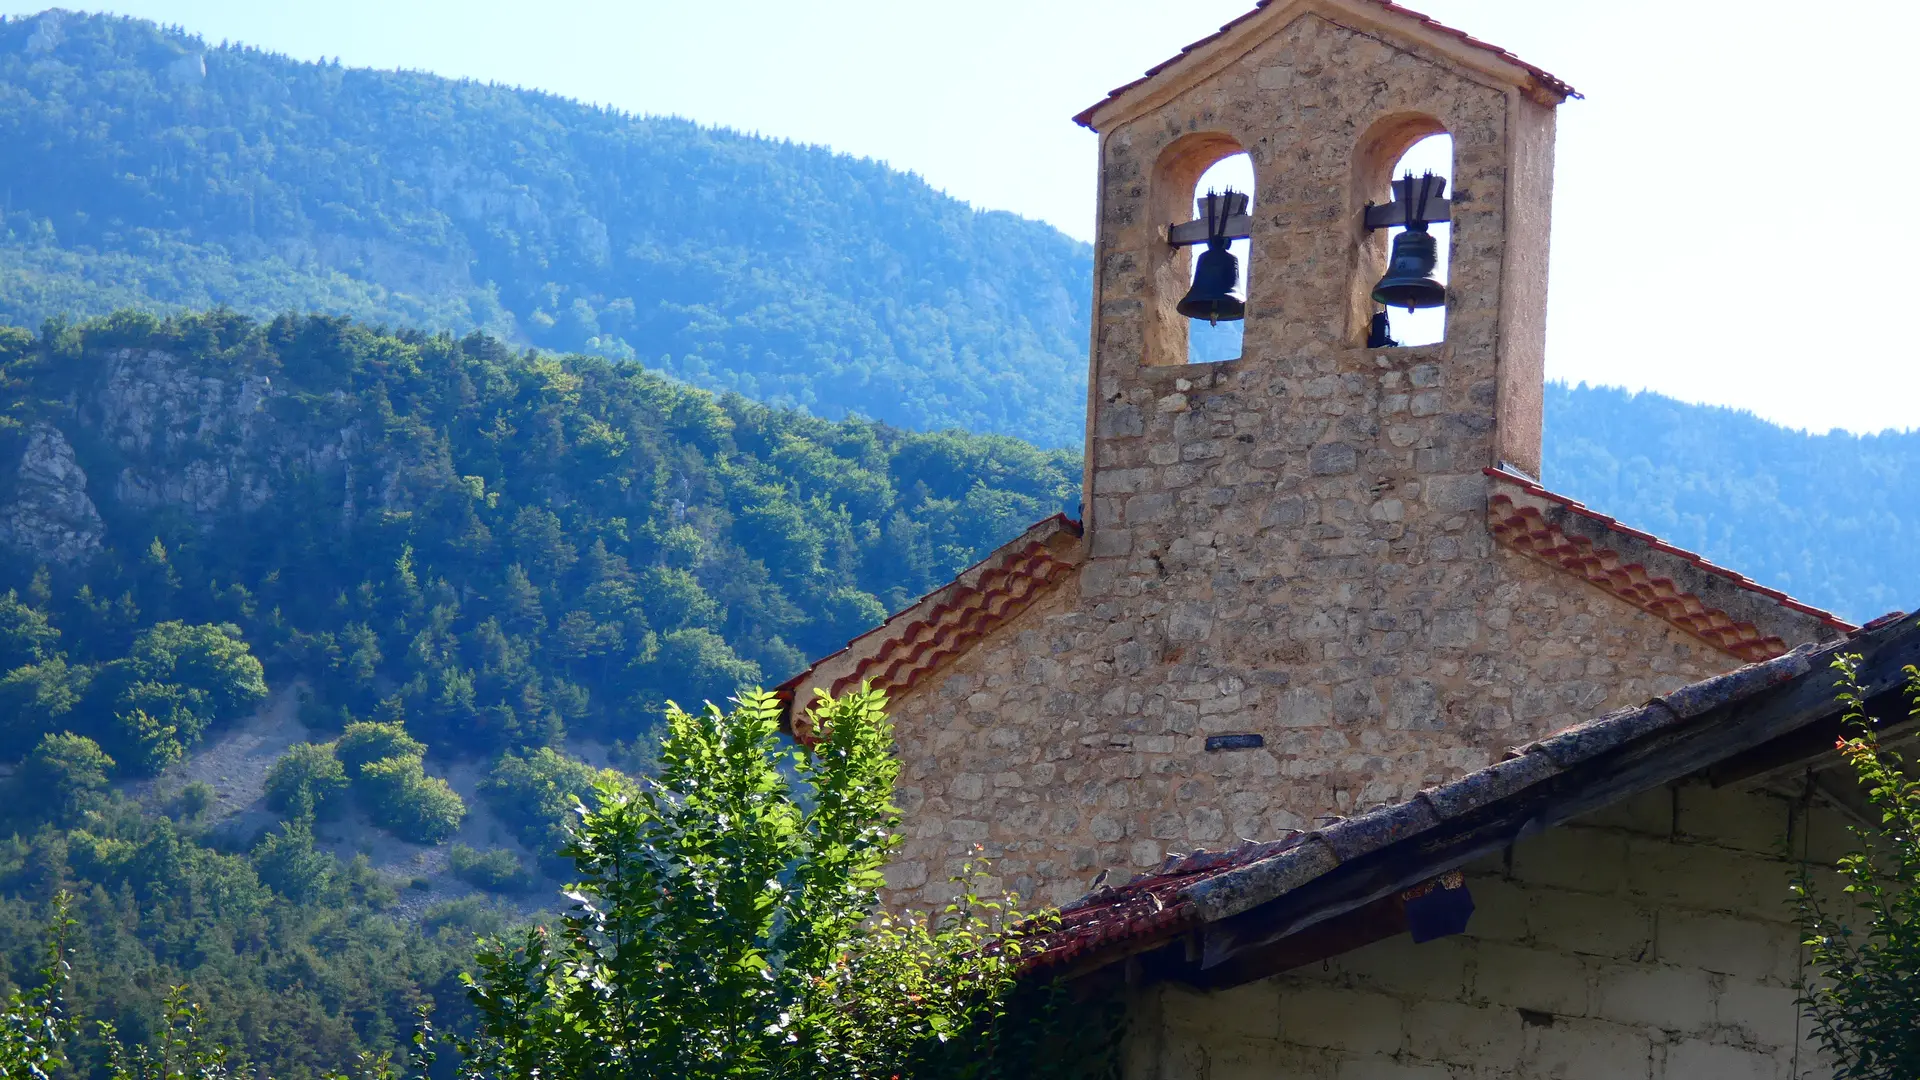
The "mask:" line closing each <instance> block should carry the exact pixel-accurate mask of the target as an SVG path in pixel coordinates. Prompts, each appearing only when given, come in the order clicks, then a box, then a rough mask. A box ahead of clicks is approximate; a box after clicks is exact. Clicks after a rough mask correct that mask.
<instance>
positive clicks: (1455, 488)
mask: <svg viewBox="0 0 1920 1080" xmlns="http://www.w3.org/2000/svg"><path fill="white" fill-rule="evenodd" d="M1420 501H1421V502H1423V503H1425V504H1426V506H1427V508H1428V509H1429V510H1432V511H1433V512H1434V513H1437V514H1465V513H1471V512H1474V511H1480V510H1484V509H1485V508H1486V505H1487V478H1486V477H1484V476H1482V475H1480V474H1479V473H1461V474H1456V475H1453V476H1446V475H1441V476H1428V477H1425V478H1423V479H1422V480H1421V481H1420Z"/></svg>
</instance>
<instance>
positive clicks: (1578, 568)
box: [1486, 469, 1854, 661]
mask: <svg viewBox="0 0 1920 1080" xmlns="http://www.w3.org/2000/svg"><path fill="white" fill-rule="evenodd" d="M1486 472H1487V475H1488V476H1491V477H1493V478H1495V479H1496V480H1499V481H1500V482H1502V483H1505V484H1511V485H1513V486H1514V487H1516V488H1519V489H1520V490H1521V491H1523V492H1525V493H1526V494H1528V495H1531V496H1533V497H1535V498H1537V499H1540V500H1544V501H1546V502H1549V503H1552V504H1554V505H1555V506H1558V507H1560V508H1561V509H1563V510H1564V511H1565V512H1566V513H1569V514H1572V515H1574V516H1576V517H1579V518H1582V519H1585V520H1586V521H1589V522H1592V523H1593V524H1595V525H1598V526H1599V527H1600V528H1601V529H1603V530H1604V531H1605V532H1606V533H1608V534H1612V535H1615V536H1619V537H1621V538H1623V539H1624V540H1628V541H1632V542H1634V543H1636V544H1638V545H1643V546H1645V547H1646V548H1649V549H1651V550H1652V551H1655V552H1659V553H1662V554H1665V555H1670V556H1673V557H1675V558H1677V559H1679V560H1680V561H1681V562H1682V563H1683V564H1685V565H1687V566H1689V567H1691V568H1693V569H1694V570H1697V571H1699V572H1701V573H1704V574H1708V575H1713V576H1714V577H1715V578H1718V579H1720V580H1722V581H1723V582H1725V583H1728V584H1731V585H1733V586H1735V587H1736V588H1738V589H1741V590H1743V591H1745V592H1749V593H1752V594H1754V595H1755V596H1757V597H1759V598H1762V599H1764V600H1766V601H1769V602H1771V603H1773V604H1776V605H1778V606H1779V607H1782V608H1785V609H1787V610H1789V611H1792V612H1797V613H1799V614H1801V615H1805V616H1810V617H1812V618H1813V619H1815V620H1818V621H1819V622H1820V623H1822V624H1824V625H1825V626H1826V627H1827V628H1829V629H1831V630H1833V631H1837V632H1839V633H1843V634H1844V633H1850V632H1852V631H1853V629H1854V627H1853V625H1852V624H1851V623H1848V622H1847V621H1846V620H1844V619H1842V618H1840V617H1839V616H1837V615H1835V614H1833V613H1832V612H1830V611H1822V610H1821V609H1819V608H1816V607H1813V606H1812V605H1810V604H1804V603H1801V602H1800V601H1798V600H1795V599H1794V598H1793V597H1791V596H1788V595H1787V594H1786V593H1783V592H1781V591H1779V590H1778V589H1769V588H1767V587H1766V586H1764V585H1761V584H1760V583H1758V582H1756V581H1754V580H1753V579H1751V578H1748V577H1746V576H1744V575H1742V574H1737V573H1735V572H1734V571H1732V570H1728V569H1726V568H1725V567H1722V566H1716V565H1714V564H1713V563H1711V562H1709V561H1708V560H1707V559H1706V558H1705V557H1703V556H1701V555H1698V554H1695V553H1694V552H1691V551H1686V550H1683V549H1681V548H1677V547H1674V546H1673V545H1672V544H1669V543H1667V542H1665V541H1663V540H1661V539H1660V538H1659V537H1657V536H1654V535H1652V534H1650V533H1645V532H1641V531H1640V530H1638V529H1634V528H1629V527H1628V526H1626V525H1622V524H1621V523H1620V522H1618V521H1616V520H1614V519H1613V518H1610V517H1608V516H1606V515H1605V514H1598V513H1595V512H1594V511H1592V510H1589V509H1587V508H1586V507H1585V506H1584V505H1582V504H1581V503H1579V502H1577V501H1575V500H1573V499H1569V498H1567V497H1566V496H1564V495H1558V494H1555V493H1554V492H1551V491H1549V490H1547V489H1546V488H1544V487H1541V486H1540V485H1539V484H1537V483H1535V482H1534V481H1532V480H1530V479H1528V478H1527V477H1524V476H1521V475H1519V474H1517V473H1511V472H1507V471H1506V470H1504V469H1488V470H1486ZM1487 521H1488V527H1489V528H1490V529H1491V531H1492V533H1493V535H1494V538H1495V539H1497V540H1499V541H1500V542H1501V543H1503V544H1506V545H1507V546H1508V547H1511V548H1513V549H1514V550H1516V551H1520V552H1524V553H1525V554H1528V555H1531V556H1533V557H1534V558H1537V559H1540V560H1542V561H1544V562H1547V563H1550V564H1552V565H1554V566H1557V567H1559V568H1561V569H1563V570H1566V571H1567V572H1569V573H1571V574H1573V575H1575V576H1576V577H1579V578H1581V579H1583V580H1585V581H1587V582H1589V583H1591V584H1593V585H1595V586H1597V587H1599V588H1601V589H1604V590H1605V591H1607V592H1610V593H1612V594H1613V595H1615V596H1617V597H1619V598H1620V599H1622V600H1625V601H1626V602H1627V603H1629V604H1632V605H1633V606H1635V607H1637V608H1640V609H1641V610H1642V611H1646V612H1649V613H1651V614H1653V615H1656V616H1658V617H1659V618H1661V619H1664V620H1666V621H1667V622H1669V623H1671V624H1672V625H1674V626H1676V627H1678V628H1680V629H1681V630H1684V631H1686V632H1687V633H1689V634H1692V635H1694V636H1695V637H1698V638H1700V639H1701V640H1703V641H1705V642H1707V643H1708V644H1710V645H1713V646H1715V647H1716V648H1719V649H1721V650H1722V651H1724V652H1726V653H1728V654H1730V655H1733V656H1737V657H1739V658H1740V659H1742V660H1747V661H1757V660H1765V659H1768V658H1770V657H1774V656H1779V655H1780V654H1781V653H1784V652H1786V651H1787V649H1788V648H1789V647H1790V645H1791V644H1792V643H1790V642H1788V641H1786V640H1785V639H1784V638H1782V637H1781V636H1780V635H1779V634H1778V633H1769V632H1767V631H1764V630H1762V629H1761V628H1759V627H1758V626H1756V625H1755V624H1754V622H1753V621H1751V620H1743V619H1737V618H1735V617H1734V616H1732V615H1730V614H1728V613H1727V612H1726V611H1724V610H1722V609H1721V608H1719V607H1715V606H1713V605H1712V604H1709V603H1708V602H1707V601H1705V600H1702V599H1701V598H1700V596H1699V595H1697V592H1696V591H1691V590H1689V589H1688V588H1687V587H1685V586H1684V585H1682V584H1680V583H1676V582H1675V581H1674V579H1673V578H1672V577H1671V576H1667V575H1663V574H1659V573H1657V572H1654V571H1650V570H1649V569H1648V568H1647V566H1646V565H1645V564H1644V563H1643V562H1641V561H1637V560H1634V559H1633V558H1631V557H1630V556H1628V555H1623V554H1622V553H1621V552H1620V551H1618V550H1615V549H1612V548H1608V547H1605V546H1603V545H1601V544H1598V543H1596V542H1594V540H1592V539H1590V538H1588V537H1585V536H1570V535H1568V533H1567V532H1566V530H1565V529H1563V528H1562V527H1561V526H1560V525H1559V524H1557V523H1555V522H1554V521H1552V520H1549V518H1548V516H1547V515H1546V514H1543V513H1542V512H1541V511H1540V509H1539V508H1538V507H1533V506H1523V505H1521V504H1520V503H1518V502H1516V501H1515V500H1514V499H1513V498H1512V497H1511V496H1509V495H1507V494H1504V493H1500V492H1495V493H1494V494H1493V495H1492V497H1491V498H1489V499H1488V500H1487ZM1683 576H1684V575H1683Z"/></svg>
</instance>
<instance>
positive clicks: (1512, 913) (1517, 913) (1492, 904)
mask: <svg viewBox="0 0 1920 1080" xmlns="http://www.w3.org/2000/svg"><path fill="white" fill-rule="evenodd" d="M1467 888H1468V889H1469V890H1471V891H1472V893H1473V918H1471V919H1469V920H1468V921H1467V933H1466V936H1467V937H1468V938H1471V939H1475V940H1479V941H1521V940H1523V939H1525V938H1527V937H1530V936H1531V934H1532V928H1531V926H1530V925H1529V923H1528V909H1529V907H1530V906H1531V903H1532V897H1533V894H1532V892H1531V891H1530V890H1528V889H1525V888H1523V887H1522V886H1520V885H1518V884H1515V883H1514V882H1511V881H1508V880H1506V879H1505V878H1503V877H1496V876H1490V875H1489V876H1469V877H1468V878H1467ZM1435 944H1438V943H1437V942H1436V943H1435Z"/></svg>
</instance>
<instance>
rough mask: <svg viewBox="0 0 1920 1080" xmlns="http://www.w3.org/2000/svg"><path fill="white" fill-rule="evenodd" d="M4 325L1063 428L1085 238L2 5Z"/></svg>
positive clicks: (786, 145) (773, 162) (745, 153)
mask: <svg viewBox="0 0 1920 1080" xmlns="http://www.w3.org/2000/svg"><path fill="white" fill-rule="evenodd" d="M0 90H3V91H4V92H0V145H5V146H6V147H7V153H6V154H4V155H0V223H3V224H4V229H0V267H4V271H0V319H5V320H6V321H10V322H12V323H14V324H15V325H22V326H27V327H37V326H38V325H39V324H40V322H41V320H43V319H45V318H47V317H49V316H53V315H70V316H74V317H82V316H93V315H104V314H107V313H109V312H112V311H115V310H118V309H121V308H127V307H138V308H143V309H147V310H153V311H181V310H189V309H203V308H208V307H212V306H215V305H226V306H229V307H232V308H234V309H235V310H238V311H240V312H243V313H246V314H250V315H253V316H256V317H261V318H269V317H271V316H273V315H277V314H281V313H284V312H289V311H296V312H310V311H318V312H327V313H333V314H342V315H348V316H352V317H354V318H356V319H359V320H361V321H365V322H370V323H375V324H385V325H390V326H406V327H414V328H421V329H427V330H430V331H431V330H447V331H451V332H453V333H455V334H465V333H466V332H468V331H471V330H476V329H478V330H483V331H486V332H488V333H490V334H492V335H494V336H496V337H498V338H500V339H502V340H504V341H508V342H511V343H514V344H517V345H535V346H539V347H541V348H545V349H552V350H560V351H578V352H585V353H592V354H597V355H601V356H606V357H609V358H614V359H638V360H641V361H643V362H645V363H646V364H647V365H649V366H651V367H654V368H656V369H658V370H661V371H665V372H667V373H669V374H673V375H676V376H678V377H680V378H682V379H685V380H686V381H688V382H690V383H692V384H694V385H697V386H702V387H707V388H710V389H715V390H723V391H724V390H734V391H739V392H740V393H743V394H746V395H748V396H750V397H753V398H756V399H758V400H761V401H764V402H768V403H771V404H791V405H799V406H803V407H805V408H806V409H808V410H810V411H812V412H814V413H816V414H819V415H822V416H827V417H840V416H844V415H847V414H849V413H858V414H861V415H865V416H869V417H873V418H876V419H879V420H883V421H886V422H888V423H892V424H896V425H901V426H906V427H912V428H918V429H934V428H942V427H963V428H966V429H968V430H972V431H980V432H998V433H1005V434H1017V435H1020V436H1022V437H1024V438H1027V439H1029V440H1031V441H1034V442H1037V443H1039V444H1041V445H1043V446H1077V445H1078V444H1079V440H1080V427H1081V421H1082V415H1083V398H1082V394H1081V390H1080V387H1081V386H1083V385H1084V382H1085V378H1086V376H1085V360H1084V357H1085V355H1086V343H1087V333H1088V329H1087V327H1088V311H1087V304H1088V296H1087V290H1086V287H1085V283H1086V281H1087V280H1088V278H1089V275H1090V266H1091V263H1090V259H1091V254H1090V249H1089V248H1088V246H1087V245H1085V244H1083V243H1079V242H1077V241H1074V240H1071V239H1069V238H1067V237H1066V236H1064V235H1062V234H1061V233H1059V232H1057V231H1056V230H1054V229H1053V228H1051V227H1049V226H1046V225H1044V224H1041V223H1038V222H1033V221H1028V220H1024V219H1021V218H1018V217H1015V216H1013V215H1011V214H1006V213H990V212H979V211H975V210H973V209H970V208H969V207H968V206H966V205H965V204H963V203H961V202H958V201H957V200H954V199H951V198H948V197H946V196H944V195H942V194H940V193H938V192H936V191H934V190H933V189H931V188H930V187H928V186H927V185H926V184H925V183H923V182H922V181H920V180H919V179H917V178H915V177H913V176H910V175H906V174H903V173H900V172H897V171H894V170H892V169H889V168H887V167H886V166H884V165H881V164H879V163H876V162H873V161H867V160H860V159H856V158H852V157H849V156H847V155H844V154H836V153H833V152H831V151H828V150H825V149H821V148H818V147H811V146H800V145H795V144H793V143H790V142H780V141H775V140H771V139H762V138H754V137H749V136H745V135H740V134H736V133H733V132H729V131H723V130H716V129H713V128H706V127H701V126H698V125H696V124H692V123H689V122H687V121H684V120H677V119H671V118H664V117H638V116H631V115H627V114H624V113H619V112H613V111H609V110H605V109H598V108H594V107H591V106H587V105H582V104H580V103H578V102H573V101H568V100H565V99H562V98H558V97H554V96H552V95H548V94H542V93H538V92H534V91H529V90H518V89H511V88H507V87H501V86H489V85H481V84H478V83H474V82H467V81H456V80H450V79H444V78H438V77H435V76H431V75H426V74H420V73H417V72H403V71H371V70H360V69H351V68H341V67H340V66H338V65H337V64H313V63H299V62H296V61H293V60H289V59H287V58H285V57H282V56H277V55H274V54H271V53H266V52H262V51H259V50H256V49H250V48H245V47H240V46H226V45H222V46H220V47H217V48H214V47H209V46H208V45H207V44H206V43H205V42H203V41H201V40H200V39H198V38H195V37H192V36H189V35H186V34H182V33H179V32H177V31H173V30H163V29H161V28H160V27H157V26H155V25H154V24H152V23H150V22H145V21H140V20H134V19H127V18H119V17H112V16H102V15H75V14H71V13H67V12H61V11H48V12H45V13H42V14H40V15H37V16H33V17H30V18H24V19H20V18H16V19H9V20H6V21H4V22H0Z"/></svg>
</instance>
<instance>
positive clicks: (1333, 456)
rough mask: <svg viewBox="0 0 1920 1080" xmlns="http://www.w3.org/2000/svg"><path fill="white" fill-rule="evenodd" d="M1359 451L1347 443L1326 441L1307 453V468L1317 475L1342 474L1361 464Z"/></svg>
mask: <svg viewBox="0 0 1920 1080" xmlns="http://www.w3.org/2000/svg"><path fill="white" fill-rule="evenodd" d="M1359 461H1360V458H1359V453H1358V452H1357V451H1356V450H1355V449H1354V448H1353V447H1351V446H1348V445H1347V444H1346V443H1326V444H1324V445H1321V446H1316V447H1314V448H1313V449H1312V450H1311V451H1309V452H1308V454H1307V468H1308V469H1309V470H1310V471H1311V472H1312V473H1313V475H1315V476H1340V475H1344V474H1346V473H1350V472H1352V471H1353V470H1354V467H1355V466H1356V465H1358V464H1359Z"/></svg>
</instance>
